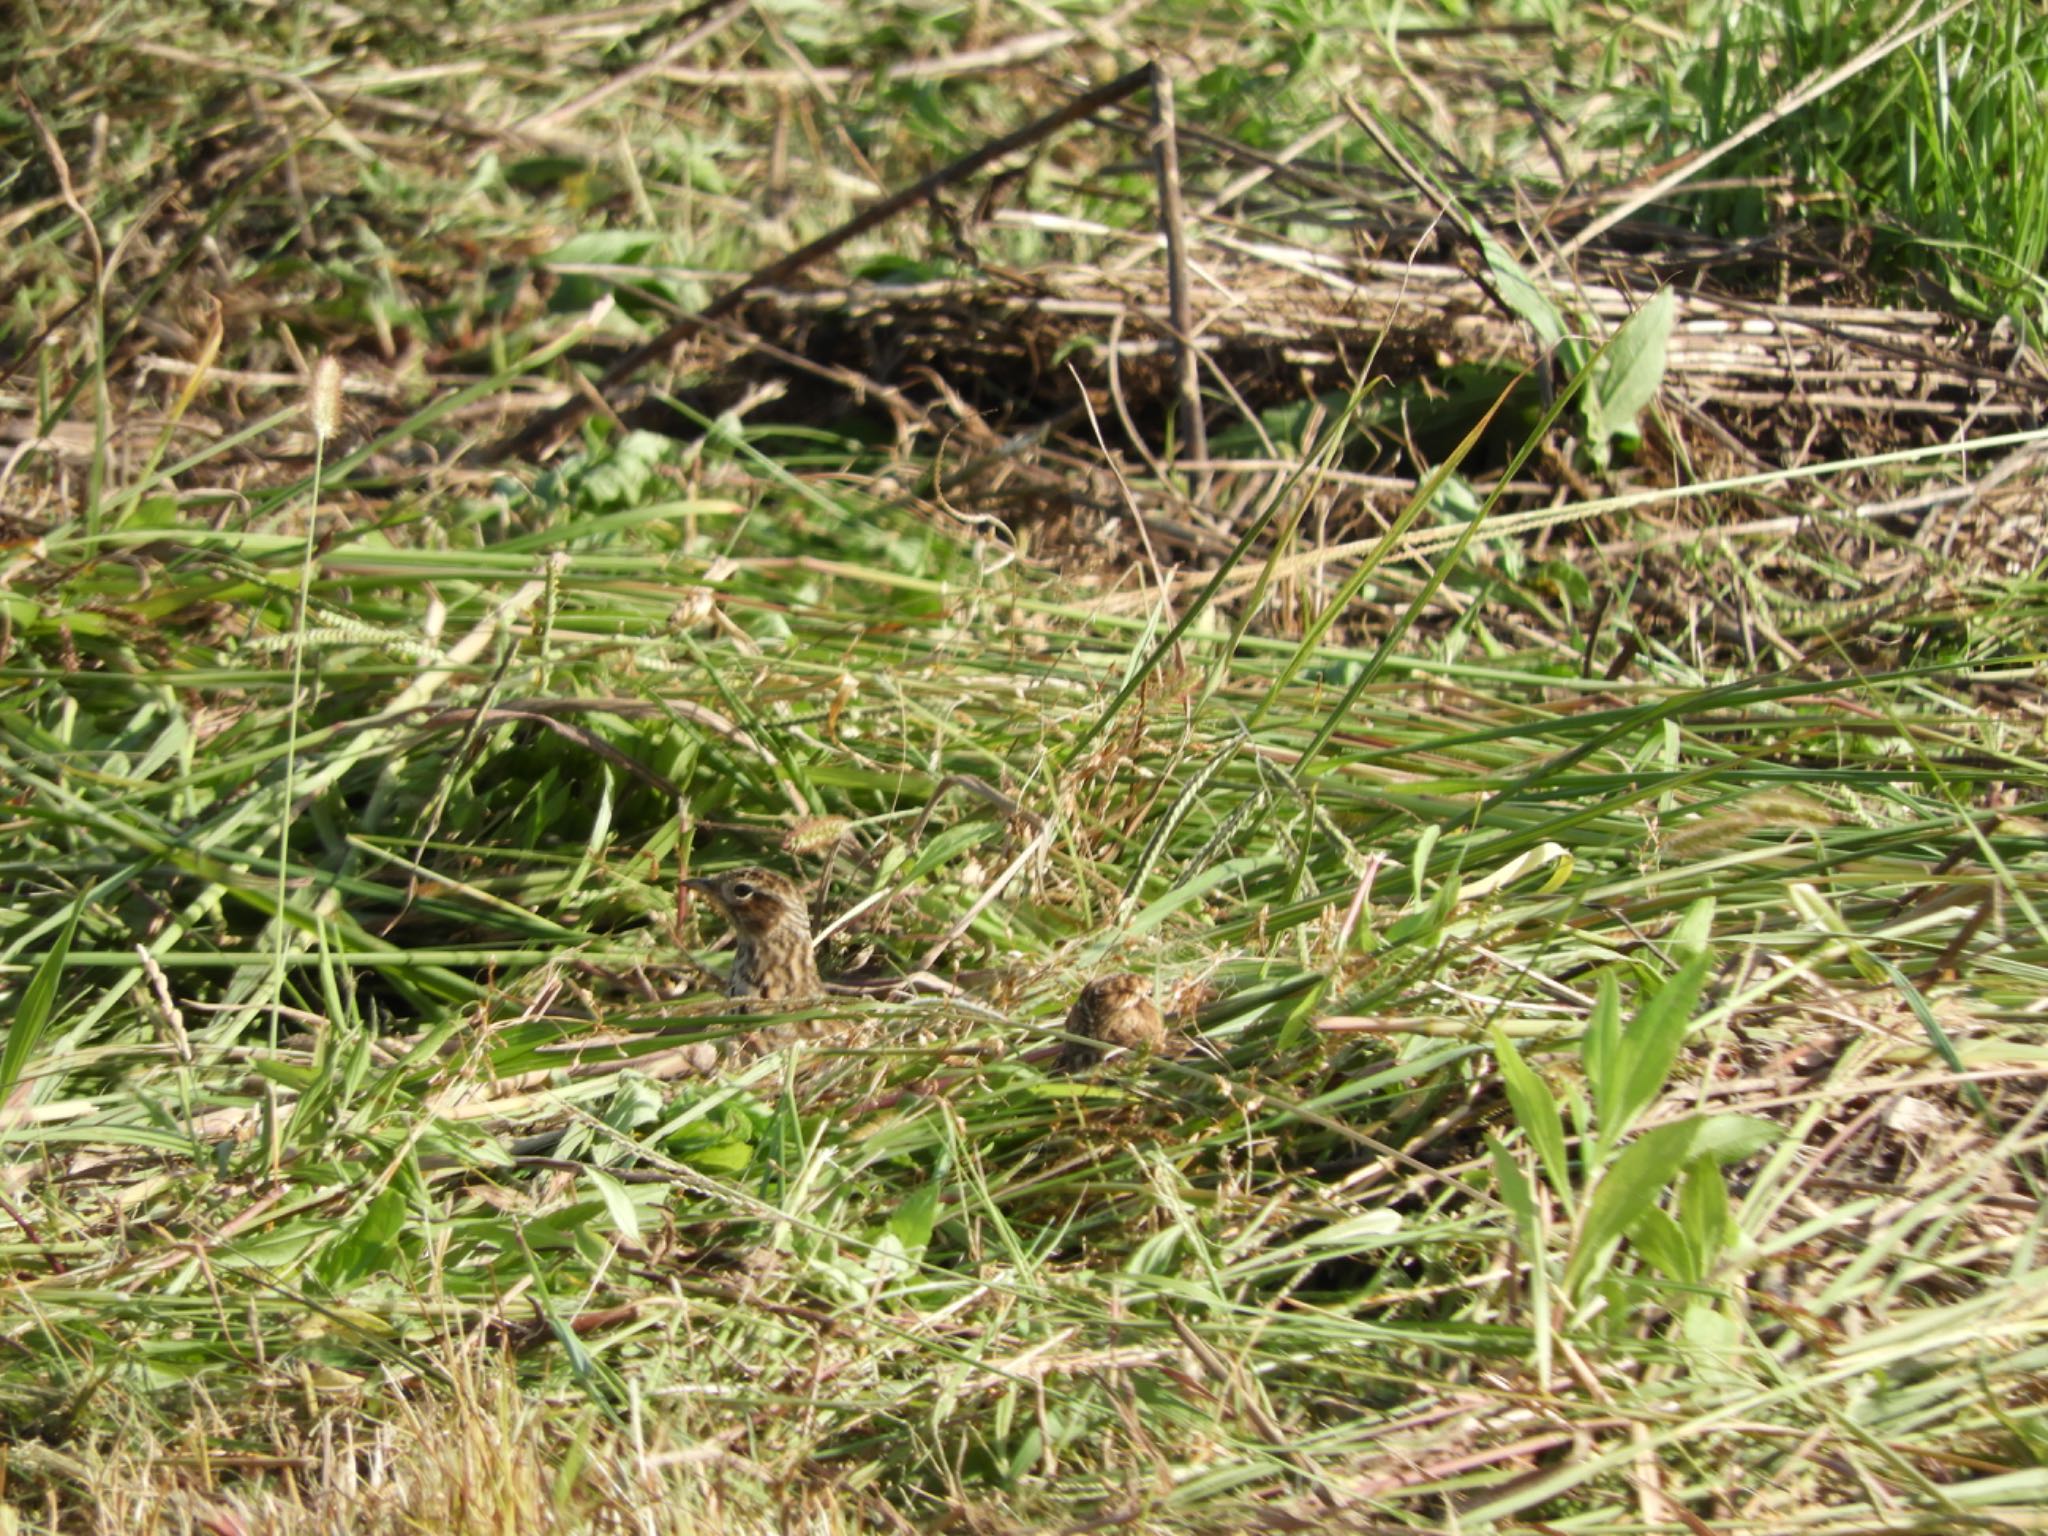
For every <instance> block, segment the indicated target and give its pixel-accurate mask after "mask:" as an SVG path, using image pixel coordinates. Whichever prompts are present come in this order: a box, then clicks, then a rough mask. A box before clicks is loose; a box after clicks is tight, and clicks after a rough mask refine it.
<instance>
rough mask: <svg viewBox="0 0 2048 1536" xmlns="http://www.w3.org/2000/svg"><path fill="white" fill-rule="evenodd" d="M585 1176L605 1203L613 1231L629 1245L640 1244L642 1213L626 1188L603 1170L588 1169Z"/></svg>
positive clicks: (584, 1173) (584, 1172)
mask: <svg viewBox="0 0 2048 1536" xmlns="http://www.w3.org/2000/svg"><path fill="white" fill-rule="evenodd" d="M583 1176H584V1177H585V1178H586V1179H588V1180H590V1187H591V1188H592V1189H595V1190H596V1191H597V1196H598V1198H599V1199H600V1200H602V1201H603V1202H604V1209H605V1214H606V1215H607V1216H609V1217H611V1222H612V1230H613V1231H614V1232H616V1233H617V1234H618V1235H619V1236H620V1237H622V1238H624V1239H625V1240H626V1241H627V1242H629V1243H637V1242H639V1241H640V1212H639V1209H638V1208H637V1207H636V1206H635V1205H634V1204H633V1196H632V1195H631V1194H630V1193H629V1192H628V1191H627V1189H626V1186H625V1185H623V1184H621V1183H620V1182H619V1181H618V1180H617V1179H615V1178H613V1177H612V1176H611V1175H610V1174H608V1173H606V1172H605V1171H604V1170H603V1169H602V1168H590V1167H586V1168H585V1169H584V1170H583Z"/></svg>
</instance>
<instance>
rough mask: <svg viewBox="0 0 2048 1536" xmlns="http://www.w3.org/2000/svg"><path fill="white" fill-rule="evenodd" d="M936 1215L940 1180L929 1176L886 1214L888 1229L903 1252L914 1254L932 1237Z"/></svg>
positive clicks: (936, 1220) (920, 1250)
mask: <svg viewBox="0 0 2048 1536" xmlns="http://www.w3.org/2000/svg"><path fill="white" fill-rule="evenodd" d="M938 1219H939V1184H938V1180H936V1179H932V1180H928V1181H927V1182H925V1183H923V1184H920V1185H919V1186H918V1187H917V1188H916V1189H914V1190H912V1191H911V1193H910V1197H909V1198H908V1199H906V1200H905V1201H904V1202H903V1203H902V1204H901V1205H899V1206H897V1207H896V1214H895V1215H894V1216H891V1217H890V1218H889V1231H890V1233H891V1235H893V1236H894V1237H895V1238H896V1240H897V1241H898V1242H900V1243H901V1244H903V1249H904V1252H906V1253H908V1254H911V1255H916V1254H920V1253H922V1252H924V1249H925V1245H926V1244H927V1243H929V1242H930V1241H931V1240H932V1228H933V1227H934V1226H935V1225H937V1223H938Z"/></svg>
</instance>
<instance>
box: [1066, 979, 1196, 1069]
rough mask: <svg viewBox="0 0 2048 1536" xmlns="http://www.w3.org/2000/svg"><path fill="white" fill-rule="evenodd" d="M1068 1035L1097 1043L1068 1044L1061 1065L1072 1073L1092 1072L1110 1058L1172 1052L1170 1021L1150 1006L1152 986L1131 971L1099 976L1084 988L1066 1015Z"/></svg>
mask: <svg viewBox="0 0 2048 1536" xmlns="http://www.w3.org/2000/svg"><path fill="white" fill-rule="evenodd" d="M1066 1029H1067V1033H1068V1034H1070V1035H1083V1036H1086V1037H1087V1039H1089V1040H1091V1041H1094V1042H1095V1044H1093V1045H1085V1044H1083V1043H1082V1042H1081V1041H1079V1040H1075V1041H1070V1042H1068V1045H1067V1048H1066V1051H1065V1052H1064V1053H1063V1054H1062V1056H1061V1058H1060V1061H1061V1064H1062V1065H1063V1066H1066V1067H1069V1068H1073V1067H1085V1066H1088V1065H1090V1064H1091V1063H1093V1062H1097V1061H1100V1060H1103V1059H1104V1058H1105V1057H1108V1056H1110V1055H1111V1053H1112V1052H1114V1053H1115V1054H1117V1055H1127V1056H1147V1055H1151V1054H1152V1053H1154V1052H1160V1051H1168V1050H1169V1049H1170V1047H1169V1045H1168V1039H1167V1030H1166V1020H1165V1019H1163V1018H1162V1017H1160V1014H1159V1005H1158V1004H1157V1003H1155V1002H1153V1001H1152V983H1151V982H1149V981H1147V980H1146V979H1145V978H1144V977H1143V976H1134V975H1132V974H1131V973H1130V972H1129V971H1119V972H1117V973H1116V974H1115V975H1113V976H1098V977H1096V978H1095V980H1093V981H1091V982H1089V983H1088V985H1087V986H1085V987H1083V988H1082V989H1081V995H1080V996H1079V997H1077V998H1075V999H1074V1006H1073V1007H1072V1008H1070V1009H1068V1010H1067V1023H1066Z"/></svg>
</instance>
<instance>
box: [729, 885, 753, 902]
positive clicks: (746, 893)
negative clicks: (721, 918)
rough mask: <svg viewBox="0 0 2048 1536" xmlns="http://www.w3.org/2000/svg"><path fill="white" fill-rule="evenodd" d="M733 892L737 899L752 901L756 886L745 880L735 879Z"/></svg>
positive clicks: (734, 897)
mask: <svg viewBox="0 0 2048 1536" xmlns="http://www.w3.org/2000/svg"><path fill="white" fill-rule="evenodd" d="M732 894H733V899H734V900H735V901H752V900H753V899H754V888H753V887H752V886H751V885H749V884H747V882H746V881H744V880H735V881H733V883H732Z"/></svg>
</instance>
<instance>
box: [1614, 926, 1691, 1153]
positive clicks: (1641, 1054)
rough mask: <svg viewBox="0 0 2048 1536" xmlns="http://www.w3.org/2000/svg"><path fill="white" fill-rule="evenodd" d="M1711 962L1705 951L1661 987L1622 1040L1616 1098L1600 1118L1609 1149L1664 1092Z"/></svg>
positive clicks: (1639, 1007) (1645, 1001)
mask: <svg viewBox="0 0 2048 1536" xmlns="http://www.w3.org/2000/svg"><path fill="white" fill-rule="evenodd" d="M1713 963H1714V957H1713V956H1712V955H1711V954H1709V953H1707V952H1705V951H1704V950H1703V951H1701V952H1700V953H1698V954H1696V955H1694V956H1693V957H1692V958H1691V959H1690V960H1687V961H1686V962H1685V963H1684V964H1683V965H1681V966H1679V968H1678V970H1677V971H1676V972H1675V973H1674V974H1673V975H1671V976H1669V977H1667V978H1666V979H1665V981H1664V983H1663V985H1661V986H1660V987H1658V988H1657V990H1656V991H1655V992H1654V993H1653V994H1651V995H1650V996H1649V997H1648V998H1645V999H1644V1000H1643V1002H1642V1003H1641V1004H1640V1005H1639V1006H1638V1007H1637V1009H1636V1016H1635V1018H1634V1019H1633V1020H1631V1021H1630V1023H1629V1026H1628V1033H1627V1034H1625V1035H1623V1036H1622V1040H1621V1062H1620V1069H1621V1094H1620V1096H1619V1098H1618V1099H1617V1100H1616V1101H1615V1104H1614V1111H1613V1114H1612V1115H1611V1116H1607V1115H1603V1116H1602V1117H1601V1121H1600V1137H1601V1140H1602V1142H1603V1143H1604V1144H1605V1145H1606V1146H1609V1147H1611V1146H1613V1145H1614V1143H1615V1141H1616V1140H1617V1138H1619V1137H1620V1136H1621V1135H1622V1134H1623V1133H1624V1132H1625V1131H1627V1129H1628V1128H1629V1126H1630V1125H1631V1124H1632V1123H1633V1122H1634V1120H1635V1118H1636V1116H1637V1115H1639V1114H1641V1113H1642V1112H1643V1110H1644V1109H1645V1108H1647V1107H1648V1106H1649V1105H1650V1104H1651V1103H1652V1102H1654V1101H1655V1100H1656V1098H1657V1096H1658V1095H1659V1094H1660V1093H1662V1092H1663V1091H1664V1081H1665V1079H1666V1078H1668V1077H1669V1076H1670V1075H1671V1064H1672V1063H1673V1062H1674V1061H1676V1060H1677V1059H1678V1052H1679V1048H1680V1047H1681V1046H1683V1045H1684V1044H1685V1031H1686V1027H1687V1026H1688V1025H1690V1024H1691V1023H1692V1011H1693V1005H1694V1004H1696V1003H1697V1002H1698V1001H1699V998H1700V988H1701V987H1702V986H1704V985H1705V984H1706V980H1707V972H1708V970H1709V969H1710V968H1711V967H1712V966H1713Z"/></svg>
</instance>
